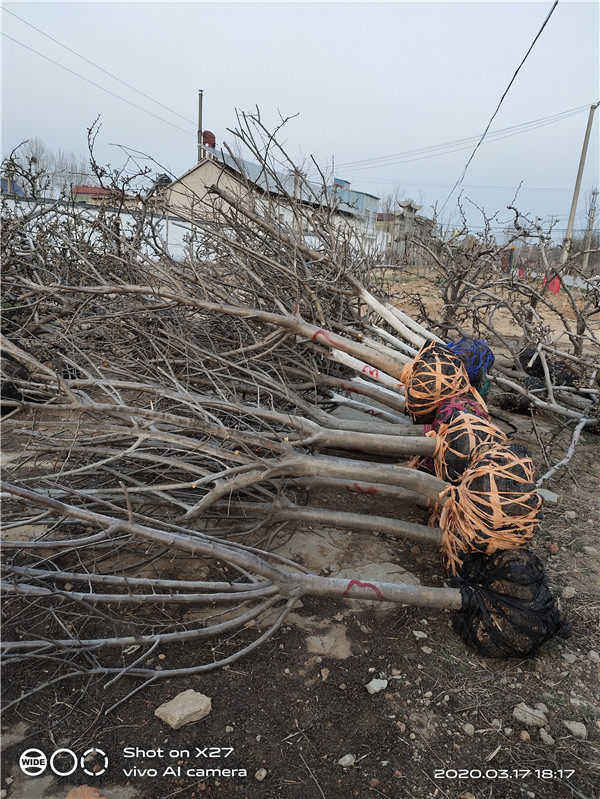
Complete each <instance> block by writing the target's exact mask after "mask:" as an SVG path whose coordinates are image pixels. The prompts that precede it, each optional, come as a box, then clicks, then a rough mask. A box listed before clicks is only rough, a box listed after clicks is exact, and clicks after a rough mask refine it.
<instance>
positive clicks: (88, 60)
mask: <svg viewBox="0 0 600 799" xmlns="http://www.w3.org/2000/svg"><path fill="white" fill-rule="evenodd" d="M4 11H5V12H6V13H8V14H11V16H13V17H15V18H16V19H18V20H20V21H21V22H23V23H24V24H25V25H28V26H29V27H30V28H33V30H34V31H37V32H38V33H41V34H42V36H45V37H46V38H47V39H50V41H52V42H55V43H56V44H58V45H60V46H61V47H63V48H64V49H65V50H68V51H69V53H73V55H76V56H77V57H78V58H82V59H83V60H84V61H85V62H86V63H88V64H91V65H92V66H93V67H96V69H99V70H100V71H101V72H104V74H105V75H108V76H109V77H110V78H113V80H116V81H118V82H119V83H122V84H123V86H127V88H128V89H131V90H132V91H134V92H137V93H138V94H141V95H142V97H145V98H146V100H150V101H151V102H153V103H156V105H159V106H160V107H161V108H164V109H165V111H169V112H170V113H171V114H175V116H178V117H179V118H180V119H183V120H185V121H186V122H190V123H191V124H192V125H195V124H196V123H195V122H194V121H193V120H192V119H188V118H187V117H184V116H183V115H182V114H180V113H179V112H178V111H174V110H173V109H172V108H169V107H168V106H167V105H163V103H160V102H159V101H158V100H155V99H154V97H150V95H149V94H145V93H144V92H143V91H141V90H140V89H136V87H135V86H132V85H131V83H127V81H124V80H122V79H121V78H119V77H117V76H116V75H113V74H112V72H109V71H108V70H107V69H104V67H101V66H100V65H99V64H96V63H94V61H90V59H89V58H86V57H85V56H84V55H81V53H78V52H77V51H76V50H73V49H72V48H71V47H68V46H67V45H66V44H63V42H59V41H58V39H55V38H54V36H50V34H49V33H45V32H44V31H43V30H41V29H40V28H36V26H35V25H32V24H31V22H27V20H26V19H23V17H20V16H19V15H18V14H15V12H14V11H10V10H9V9H8V8H4Z"/></svg>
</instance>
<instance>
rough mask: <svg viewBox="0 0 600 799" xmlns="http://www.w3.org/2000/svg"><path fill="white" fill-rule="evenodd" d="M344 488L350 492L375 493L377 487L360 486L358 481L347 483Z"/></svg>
mask: <svg viewBox="0 0 600 799" xmlns="http://www.w3.org/2000/svg"><path fill="white" fill-rule="evenodd" d="M346 490H347V491H350V493H351V494H377V489H376V488H375V487H374V486H368V487H367V488H362V486H360V485H359V484H358V483H352V485H347V486H346Z"/></svg>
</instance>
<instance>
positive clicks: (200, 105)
mask: <svg viewBox="0 0 600 799" xmlns="http://www.w3.org/2000/svg"><path fill="white" fill-rule="evenodd" d="M203 94H204V89H198V163H200V161H201V160H202V156H203V152H202V95H203Z"/></svg>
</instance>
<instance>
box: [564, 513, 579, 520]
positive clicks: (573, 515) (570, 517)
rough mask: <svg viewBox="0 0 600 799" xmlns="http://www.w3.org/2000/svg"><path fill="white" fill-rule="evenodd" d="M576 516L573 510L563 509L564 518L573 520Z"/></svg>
mask: <svg viewBox="0 0 600 799" xmlns="http://www.w3.org/2000/svg"><path fill="white" fill-rule="evenodd" d="M576 518H577V514H576V513H575V511H574V510H566V511H565V519H568V520H569V521H570V522H574V521H575V519H576Z"/></svg>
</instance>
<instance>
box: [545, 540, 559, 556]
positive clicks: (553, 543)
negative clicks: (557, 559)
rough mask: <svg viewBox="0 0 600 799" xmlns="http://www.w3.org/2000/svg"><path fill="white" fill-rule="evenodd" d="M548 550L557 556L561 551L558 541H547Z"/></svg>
mask: <svg viewBox="0 0 600 799" xmlns="http://www.w3.org/2000/svg"><path fill="white" fill-rule="evenodd" d="M546 549H547V550H548V552H549V553H550V554H551V555H556V554H558V550H559V549H560V547H559V546H558V544H557V543H556V541H546Z"/></svg>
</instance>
